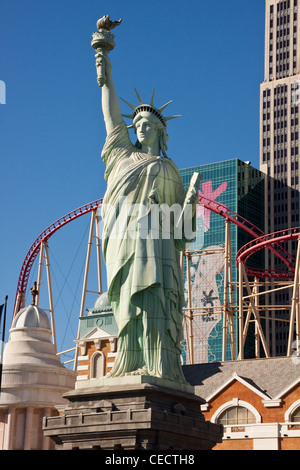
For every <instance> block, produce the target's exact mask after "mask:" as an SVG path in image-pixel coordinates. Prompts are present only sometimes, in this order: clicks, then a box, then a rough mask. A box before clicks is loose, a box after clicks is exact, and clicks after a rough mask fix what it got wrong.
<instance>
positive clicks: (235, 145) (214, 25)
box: [0, 0, 265, 349]
mask: <svg viewBox="0 0 300 470" xmlns="http://www.w3.org/2000/svg"><path fill="white" fill-rule="evenodd" d="M264 4H265V2H264V0H251V1H250V2H249V1H245V0H227V1H226V2H224V1H223V0H215V1H214V2H208V1H203V0H192V1H188V2H182V1H179V0H160V1H158V0H151V2H140V1H135V0H127V1H124V0H122V1H121V0H109V1H106V0H103V1H101V2H99V1H96V0H89V1H88V2H86V1H83V0H72V1H71V0H60V1H58V0H52V1H51V2H49V1H47V2H46V1H44V0H27V1H25V0H22V1H21V0H14V1H11V0H1V3H0V42H1V57H0V64H1V67H0V80H3V81H4V82H5V84H6V104H5V105H2V104H1V105H0V129H1V131H0V132H1V139H0V155H1V176H2V178H1V185H0V197H1V204H0V218H1V231H0V241H1V243H0V266H1V270H0V303H2V300H1V299H4V297H5V295H8V296H9V300H8V325H9V324H10V322H11V316H12V310H13V304H14V297H15V292H16V286H17V280H18V276H19V272H20V269H21V265H22V262H23V260H24V258H25V255H26V253H27V251H28V249H29V248H30V246H31V244H32V243H33V241H34V240H35V239H36V238H37V236H38V235H39V234H40V233H41V232H42V231H43V230H44V229H45V228H46V227H47V226H48V225H50V224H51V223H52V222H53V221H55V220H56V219H58V218H59V217H61V216H63V215H64V214H66V213H68V212H70V211H71V210H73V209H75V208H77V207H80V206H81V205H83V204H85V203H88V202H90V201H93V200H96V199H98V198H100V197H102V196H103V195H104V192H105V186H106V185H105V181H104V178H103V175H104V170H105V167H104V164H103V163H102V162H101V158H100V154H101V149H102V146H103V144H104V141H105V128H104V123H103V118H102V111H101V90H100V88H99V87H98V85H97V82H96V71H95V60H94V51H93V49H92V47H91V45H90V42H91V35H92V33H93V32H94V31H96V22H97V20H98V19H99V18H100V17H102V16H103V15H104V14H109V15H110V16H111V18H112V19H114V20H117V19H119V18H123V23H122V25H121V26H120V27H118V28H117V29H115V30H114V33H115V35H116V39H115V41H116V48H115V49H114V51H112V52H111V54H110V57H111V61H112V65H113V76H114V82H115V86H116V89H117V93H118V95H119V96H120V97H122V98H125V99H126V100H127V101H130V102H134V103H135V102H136V96H135V94H134V90H133V88H134V87H136V88H137V89H138V91H139V92H140V94H141V96H142V98H143V99H144V101H147V100H148V99H150V97H151V94H152V90H153V88H155V90H156V99H155V104H156V105H157V106H161V105H162V104H164V103H166V102H167V101H169V100H171V99H172V100H173V102H172V104H171V105H170V106H169V107H168V108H167V110H166V111H165V113H166V114H167V115H172V114H180V115H182V117H181V118H180V119H176V120H173V121H171V122H170V123H169V125H168V134H169V136H170V140H169V150H168V155H169V156H170V157H171V158H172V159H173V160H174V161H175V163H176V164H177V166H178V167H179V168H186V167H188V166H196V165H201V164H204V163H208V162H216V161H222V160H227V159H230V158H235V157H238V158H240V159H241V160H244V161H251V162H252V164H253V166H255V167H257V168H258V167H259V85H260V83H261V82H262V81H263V72H264V70H263V61H264ZM122 110H123V112H124V113H127V112H128V108H127V107H126V105H123V104H122ZM83 219H85V220H83ZM88 224H89V217H83V218H82V220H81V219H80V220H78V221H77V222H74V223H73V224H69V226H67V227H66V228H64V229H62V230H60V231H59V232H58V233H57V235H55V236H54V237H53V239H51V241H50V243H49V246H50V256H52V262H51V267H52V269H53V276H55V281H53V284H54V290H55V295H56V299H55V304H56V305H57V309H56V312H55V316H56V329H57V336H58V344H59V348H61V349H66V348H68V347H72V345H73V344H72V341H73V339H74V335H75V336H76V333H77V324H78V320H77V317H78V312H79V309H78V303H80V297H81V287H82V284H81V277H80V276H82V266H83V265H84V260H85V252H86V239H87V230H88ZM35 269H36V268H35ZM35 273H36V270H35V271H34V270H33V271H32V283H33V281H34V280H36V278H34V276H35ZM44 280H45V277H44ZM90 284H91V285H90V286H89V288H90V289H94V288H95V287H96V279H95V277H94V274H93V268H92V272H91V276H90ZM62 286H64V287H65V292H61V287H62ZM43 289H45V285H44V287H43ZM74 294H75V295H74ZM64 296H65V298H64V300H62V299H63V297H64ZM75 298H76V300H75ZM78 299H79V300H78ZM94 300H95V298H94V297H90V298H88V303H89V304H88V305H87V306H88V307H90V306H92V305H93V303H94ZM28 301H29V302H30V301H31V300H30V296H29V297H28ZM46 303H47V302H46V301H45V308H48V307H47V306H46ZM43 306H44V305H41V307H43ZM69 326H71V328H67V327H69ZM67 329H68V330H70V332H69V333H66V331H67Z"/></svg>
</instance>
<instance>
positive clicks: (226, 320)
mask: <svg viewBox="0 0 300 470" xmlns="http://www.w3.org/2000/svg"><path fill="white" fill-rule="evenodd" d="M230 227H231V225H230V220H228V219H226V222H225V259H224V295H223V344H222V361H223V362H225V361H226V350H227V337H228V329H229V338H230V349H231V359H232V360H233V361H234V360H235V344H234V317H233V310H232V306H233V291H232V258H231V232H230Z"/></svg>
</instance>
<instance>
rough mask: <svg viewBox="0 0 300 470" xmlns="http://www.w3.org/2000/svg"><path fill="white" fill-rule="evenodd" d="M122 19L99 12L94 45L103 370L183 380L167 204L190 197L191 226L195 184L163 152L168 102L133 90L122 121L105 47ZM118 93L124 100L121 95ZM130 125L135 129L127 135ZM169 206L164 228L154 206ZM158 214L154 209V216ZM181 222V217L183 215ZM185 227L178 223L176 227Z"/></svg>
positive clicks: (176, 258)
mask: <svg viewBox="0 0 300 470" xmlns="http://www.w3.org/2000/svg"><path fill="white" fill-rule="evenodd" d="M120 22H121V20H120V21H118V22H112V21H110V18H109V17H107V16H106V17H103V18H102V19H100V20H99V21H98V23H97V27H98V33H94V36H93V37H94V39H93V41H92V46H93V47H94V49H95V50H96V51H97V53H96V67H97V73H98V79H97V80H98V84H99V85H100V86H101V88H102V109H103V115H104V121H105V126H106V132H107V138H106V142H105V145H104V148H103V151H102V159H103V162H104V163H105V165H106V171H105V180H106V181H107V190H106V193H105V196H104V200H103V206H102V214H101V215H102V218H103V221H104V229H103V242H102V246H103V254H104V260H105V263H106V269H107V282H108V298H109V301H110V303H111V306H112V309H113V313H114V316H115V318H116V322H117V324H118V328H119V335H118V353H117V357H116V360H115V363H114V366H113V369H112V371H111V372H110V373H109V374H108V376H107V377H120V376H124V375H148V376H149V375H150V376H155V377H162V378H165V379H168V380H173V381H177V382H180V383H186V381H185V378H184V376H183V373H182V367H181V357H180V355H181V342H182V340H183V331H182V307H183V306H184V294H183V282H182V273H181V269H180V251H182V250H184V249H185V243H186V241H191V240H186V239H185V237H184V234H183V236H182V237H175V236H174V230H175V223H176V220H175V219H174V217H173V218H172V216H171V212H170V211H169V212H168V208H171V207H176V208H180V211H182V208H183V206H187V205H190V209H191V210H189V211H188V213H189V214H190V220H188V222H189V223H190V224H191V226H192V222H193V220H192V219H193V218H194V217H195V215H194V214H195V208H196V206H195V203H196V199H197V196H196V190H194V191H191V192H190V193H189V195H187V194H186V191H185V190H184V187H183V183H182V180H181V177H180V174H179V171H178V168H177V166H176V165H175V163H174V162H173V161H172V160H171V159H170V158H168V156H167V153H166V152H167V142H168V135H167V122H168V120H170V119H173V118H174V117H177V116H172V117H165V116H164V115H163V114H162V113H163V111H164V109H165V108H166V107H167V105H168V104H169V103H170V102H169V103H167V104H166V105H164V106H162V107H159V108H156V107H155V106H154V92H153V94H152V97H151V100H150V102H149V103H144V102H143V100H142V99H141V97H140V96H139V94H138V93H137V92H136V94H137V99H138V104H137V105H136V106H134V105H132V104H130V103H127V102H125V103H127V105H128V106H129V107H130V108H131V110H132V113H131V114H130V115H124V117H127V118H130V119H131V120H132V122H131V124H130V126H128V127H127V125H126V124H125V122H124V120H123V115H122V113H121V108H120V103H119V100H118V97H117V93H116V90H115V87H114V83H113V79H112V66H111V62H110V59H109V57H108V54H107V52H108V51H109V50H111V49H112V48H113V46H114V43H113V39H114V35H113V34H112V33H111V32H110V30H111V29H112V28H114V27H115V26H117V25H119V24H120ZM123 101H124V100H123ZM128 128H133V129H134V132H135V134H136V136H137V142H136V143H135V145H134V144H133V143H132V142H131V140H130V137H129V131H128ZM160 211H162V212H165V213H166V212H168V216H169V221H168V224H167V225H168V230H167V231H165V230H164V227H163V225H162V223H161V220H160V218H161V214H160V215H159V212H160ZM154 215H156V217H154ZM185 224H186V225H187V221H186V217H185ZM183 232H184V230H182V233H183Z"/></svg>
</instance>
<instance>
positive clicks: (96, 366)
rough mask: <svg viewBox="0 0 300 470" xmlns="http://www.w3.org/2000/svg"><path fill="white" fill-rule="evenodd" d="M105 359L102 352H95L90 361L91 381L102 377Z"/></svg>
mask: <svg viewBox="0 0 300 470" xmlns="http://www.w3.org/2000/svg"><path fill="white" fill-rule="evenodd" d="M104 369H105V357H104V355H103V353H102V352H99V351H97V352H95V353H94V354H93V356H92V359H91V379H96V378H98V377H103V376H104Z"/></svg>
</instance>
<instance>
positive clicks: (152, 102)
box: [150, 88, 155, 106]
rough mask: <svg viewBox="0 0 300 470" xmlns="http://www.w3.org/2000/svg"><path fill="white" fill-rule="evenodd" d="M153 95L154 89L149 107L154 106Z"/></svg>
mask: <svg viewBox="0 0 300 470" xmlns="http://www.w3.org/2000/svg"><path fill="white" fill-rule="evenodd" d="M154 93H155V88H154V90H153V92H152V96H151V101H150V106H154Z"/></svg>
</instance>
